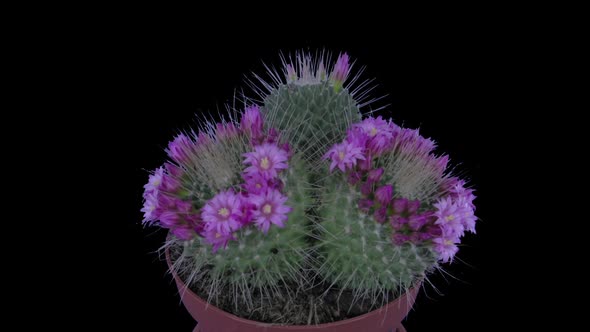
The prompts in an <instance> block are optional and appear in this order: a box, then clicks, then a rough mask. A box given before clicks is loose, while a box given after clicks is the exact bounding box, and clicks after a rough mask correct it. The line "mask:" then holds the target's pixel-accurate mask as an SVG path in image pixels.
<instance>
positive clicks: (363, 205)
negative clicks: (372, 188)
mask: <svg viewBox="0 0 590 332" xmlns="http://www.w3.org/2000/svg"><path fill="white" fill-rule="evenodd" d="M374 204H375V202H373V200H371V199H366V198H363V199H359V209H360V210H362V211H363V212H369V209H371V207H372V206H373V205H374Z"/></svg>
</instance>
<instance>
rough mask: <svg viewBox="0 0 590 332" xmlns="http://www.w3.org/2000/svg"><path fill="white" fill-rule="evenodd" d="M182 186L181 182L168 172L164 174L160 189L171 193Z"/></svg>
mask: <svg viewBox="0 0 590 332" xmlns="http://www.w3.org/2000/svg"><path fill="white" fill-rule="evenodd" d="M178 188H180V182H179V181H178V180H177V179H176V178H174V177H173V176H170V175H168V174H164V176H162V183H161V184H160V191H163V192H167V193H171V192H175V191H176V190H178Z"/></svg>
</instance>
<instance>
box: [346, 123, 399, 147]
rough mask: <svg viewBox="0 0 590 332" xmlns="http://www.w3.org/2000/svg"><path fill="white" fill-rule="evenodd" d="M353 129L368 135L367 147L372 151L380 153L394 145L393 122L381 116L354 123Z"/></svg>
mask: <svg viewBox="0 0 590 332" xmlns="http://www.w3.org/2000/svg"><path fill="white" fill-rule="evenodd" d="M353 129H356V130H360V131H361V132H362V133H363V134H365V135H367V136H368V139H367V148H368V149H369V151H370V152H371V153H374V154H376V155H380V154H381V153H383V152H384V151H386V150H388V149H389V148H391V147H392V146H393V124H392V123H390V122H387V121H385V120H383V119H382V118H381V116H378V117H377V118H372V117H371V118H366V119H365V120H363V121H362V122H361V123H357V124H355V125H353ZM357 137H358V134H357ZM357 139H358V138H357Z"/></svg>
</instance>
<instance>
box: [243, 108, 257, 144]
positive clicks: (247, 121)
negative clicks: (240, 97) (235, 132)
mask: <svg viewBox="0 0 590 332" xmlns="http://www.w3.org/2000/svg"><path fill="white" fill-rule="evenodd" d="M262 128H263V122H262V115H261V114H260V109H259V108H258V105H252V106H250V107H247V108H246V110H245V111H244V114H242V120H241V121H240V129H241V130H242V131H243V132H244V133H246V134H248V135H250V136H251V137H252V139H254V140H256V139H259V138H260V137H262Z"/></svg>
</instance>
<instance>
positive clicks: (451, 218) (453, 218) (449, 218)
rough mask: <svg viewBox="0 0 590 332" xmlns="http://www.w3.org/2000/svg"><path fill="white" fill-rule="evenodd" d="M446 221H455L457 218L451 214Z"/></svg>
mask: <svg viewBox="0 0 590 332" xmlns="http://www.w3.org/2000/svg"><path fill="white" fill-rule="evenodd" d="M445 219H446V220H447V221H453V220H455V216H454V215H452V214H451V215H449V216H447V217H446V218H445Z"/></svg>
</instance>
